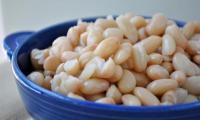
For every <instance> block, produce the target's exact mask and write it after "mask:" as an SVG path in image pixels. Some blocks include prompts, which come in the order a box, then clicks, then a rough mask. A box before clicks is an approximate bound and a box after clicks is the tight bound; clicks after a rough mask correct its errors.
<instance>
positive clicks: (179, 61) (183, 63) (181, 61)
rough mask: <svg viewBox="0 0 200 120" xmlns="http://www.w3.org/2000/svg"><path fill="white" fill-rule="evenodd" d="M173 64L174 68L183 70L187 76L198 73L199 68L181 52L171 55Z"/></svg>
mask: <svg viewBox="0 0 200 120" xmlns="http://www.w3.org/2000/svg"><path fill="white" fill-rule="evenodd" d="M173 66H174V68H175V70H180V71H183V72H184V73H185V74H186V75H187V76H194V75H199V74H200V68H199V67H198V66H197V65H196V64H194V63H193V62H192V61H190V59H188V58H187V57H186V55H184V54H182V53H176V54H175V55H174V56H173Z"/></svg>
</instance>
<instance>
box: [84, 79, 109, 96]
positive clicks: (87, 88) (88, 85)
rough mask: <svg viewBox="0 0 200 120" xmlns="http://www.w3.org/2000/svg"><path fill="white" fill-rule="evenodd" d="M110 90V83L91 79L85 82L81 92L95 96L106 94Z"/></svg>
mask: <svg viewBox="0 0 200 120" xmlns="http://www.w3.org/2000/svg"><path fill="white" fill-rule="evenodd" d="M108 88H109V82H108V81H106V80H104V79H97V78H93V79H89V80H86V81H84V82H83V84H82V86H81V89H80V90H81V92H82V93H84V94H86V95H94V94H98V93H102V92H105V91H106V90H107V89H108Z"/></svg>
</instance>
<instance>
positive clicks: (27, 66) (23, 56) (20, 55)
mask: <svg viewBox="0 0 200 120" xmlns="http://www.w3.org/2000/svg"><path fill="white" fill-rule="evenodd" d="M96 18H97V17H92V18H85V19H83V21H87V22H93V21H95V20H96ZM145 18H150V17H145ZM175 22H176V23H177V25H178V26H179V27H182V26H183V25H184V22H181V21H175ZM76 24H77V20H72V21H69V22H65V23H62V24H58V25H55V26H51V27H49V28H46V29H43V30H41V31H39V32H36V33H34V34H33V35H32V36H31V37H30V38H28V39H27V40H26V41H25V42H24V43H23V44H22V45H20V47H19V48H18V49H17V50H16V52H15V54H14V57H13V68H14V72H15V76H17V77H18V81H19V82H23V83H24V85H25V86H28V87H30V89H33V90H36V89H37V90H36V91H39V93H43V94H47V95H48V96H52V97H54V98H58V99H60V100H63V101H65V102H75V104H77V103H78V104H79V105H82V106H85V107H94V108H98V109H100V108H101V109H104V110H107V109H109V110H118V111H121V110H122V109H123V110H124V111H129V110H136V111H137V110H138V111H141V110H142V111H148V112H151V111H157V112H158V111H160V110H164V111H165V110H167V109H165V108H166V106H158V107H127V106H116V105H102V104H101V105H100V104H96V103H93V102H89V101H84V102H83V101H79V100H75V99H73V101H72V100H71V99H70V98H67V97H64V96H62V95H58V94H56V93H53V92H51V91H48V90H46V89H44V88H41V87H40V86H38V85H36V84H34V83H32V82H31V81H28V80H27V79H26V75H28V74H29V73H30V72H31V71H33V67H32V65H31V62H30V52H31V50H32V49H34V48H38V49H44V48H47V47H49V46H51V44H52V42H53V41H54V40H55V39H56V38H57V37H59V36H64V35H66V34H67V31H68V29H69V28H70V27H71V26H74V25H76ZM16 60H17V61H16ZM195 105H196V104H195ZM198 105H199V106H200V104H199V103H198ZM193 106H194V104H193V103H192V104H188V105H187V108H191V107H193ZM168 108H169V109H168V110H177V109H180V108H181V109H185V108H186V106H183V105H174V106H171V107H168Z"/></svg>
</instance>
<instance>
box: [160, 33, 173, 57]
mask: <svg viewBox="0 0 200 120" xmlns="http://www.w3.org/2000/svg"><path fill="white" fill-rule="evenodd" d="M175 51H176V42H175V40H174V39H173V38H172V37H171V36H170V35H168V34H165V35H164V36H163V40H162V54H163V55H173V53H174V52H175Z"/></svg>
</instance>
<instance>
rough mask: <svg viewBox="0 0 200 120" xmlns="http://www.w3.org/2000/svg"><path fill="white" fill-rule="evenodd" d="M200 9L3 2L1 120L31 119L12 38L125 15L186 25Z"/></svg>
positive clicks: (145, 0) (192, 1) (123, 2)
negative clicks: (16, 76)
mask: <svg viewBox="0 0 200 120" xmlns="http://www.w3.org/2000/svg"><path fill="white" fill-rule="evenodd" d="M199 5H200V0H84V1H83V0H0V63H1V64H0V89H2V90H0V100H1V103H0V108H1V111H0V120H23V119H27V114H26V112H25V111H24V108H23V105H22V103H21V100H20V98H19V96H18V93H17V90H16V87H15V83H14V80H13V76H12V72H11V70H10V64H9V62H8V60H7V59H6V57H5V52H4V51H3V49H2V41H3V39H4V37H5V36H7V35H8V34H10V33H13V32H17V31H26V30H33V31H37V30H40V29H42V28H44V27H47V26H49V25H52V24H56V23H60V22H64V21H67V20H70V19H75V18H81V17H87V16H98V15H111V14H122V13H125V12H133V13H134V14H138V15H148V16H151V15H152V14H154V13H157V12H162V13H164V14H165V15H166V16H167V17H169V18H173V19H178V20H182V21H189V20H200V12H199V11H200V7H199ZM2 68H4V69H2ZM16 105H17V106H16ZM13 106H15V107H13ZM2 109H4V110H2ZM16 111H17V112H16ZM25 116H26V117H25Z"/></svg>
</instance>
